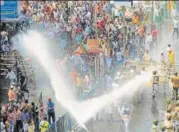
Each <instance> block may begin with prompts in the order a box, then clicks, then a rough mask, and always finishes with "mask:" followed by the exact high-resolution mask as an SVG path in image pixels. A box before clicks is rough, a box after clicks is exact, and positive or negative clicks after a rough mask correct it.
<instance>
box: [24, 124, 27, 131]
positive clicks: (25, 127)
mask: <svg viewBox="0 0 179 132" xmlns="http://www.w3.org/2000/svg"><path fill="white" fill-rule="evenodd" d="M23 129H24V131H28V123H23Z"/></svg>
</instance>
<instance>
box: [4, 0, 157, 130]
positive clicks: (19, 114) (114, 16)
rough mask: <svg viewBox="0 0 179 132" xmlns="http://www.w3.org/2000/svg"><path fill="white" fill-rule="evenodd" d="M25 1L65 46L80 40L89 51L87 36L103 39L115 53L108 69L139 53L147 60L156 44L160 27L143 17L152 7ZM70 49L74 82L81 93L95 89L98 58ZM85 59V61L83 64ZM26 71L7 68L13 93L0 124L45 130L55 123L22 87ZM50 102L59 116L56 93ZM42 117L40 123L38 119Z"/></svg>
mask: <svg viewBox="0 0 179 132" xmlns="http://www.w3.org/2000/svg"><path fill="white" fill-rule="evenodd" d="M22 6H23V12H24V15H25V16H26V17H27V18H28V20H29V22H30V25H31V26H32V27H38V28H39V29H42V31H44V32H45V34H46V35H47V36H48V37H49V38H51V39H55V41H56V42H57V43H58V44H59V45H60V48H61V49H64V50H65V51H67V52H69V51H68V49H69V47H74V46H76V45H81V44H82V45H83V47H84V49H85V50H86V51H87V50H88V49H87V48H86V43H87V40H88V39H101V40H103V43H102V44H101V48H102V49H103V50H104V56H108V57H109V58H110V59H111V61H110V63H109V64H108V66H107V69H108V70H107V71H109V69H111V67H113V66H114V65H116V64H119V63H120V62H121V61H123V60H124V58H136V57H139V58H140V59H142V60H143V59H146V58H148V57H146V56H145V55H144V53H145V52H146V53H147V54H148V53H149V51H150V50H151V48H152V47H153V43H155V44H157V37H158V31H157V30H156V28H155V27H154V28H153V30H152V32H151V31H148V27H147V26H146V24H145V23H144V21H146V20H147V17H148V13H146V12H145V11H144V9H142V7H137V8H134V9H131V8H127V7H125V6H121V7H120V8H119V9H118V8H117V7H115V5H114V4H112V3H110V2H106V1H99V2H97V1H94V2H91V1H79V2H78V1H66V2H60V1H38V2H37V1H29V2H23V4H22ZM44 29H45V30H44ZM138 47H142V48H138ZM1 50H2V51H3V52H9V49H8V44H7V43H4V42H3V44H2V43H1ZM138 50H141V51H138ZM61 51H63V50H61ZM108 51H109V52H108ZM138 53H140V54H139V55H138ZM68 54H69V56H68V61H69V63H70V73H69V78H70V80H71V82H73V84H74V86H75V87H78V91H79V95H80V96H81V93H82V92H83V90H84V88H87V89H90V88H92V87H93V86H94V84H95V75H94V72H93V71H94V62H93V61H94V60H93V57H91V56H90V55H88V56H87V58H85V57H83V56H81V55H79V54H73V53H68ZM143 55H144V57H146V58H144V57H143ZM81 65H83V66H82V68H81ZM79 69H80V70H79ZM105 74H106V76H105V77H106V81H105V82H106V84H105V85H106V87H107V88H110V87H112V79H111V76H110V74H108V72H106V73H105ZM21 75H22V74H21V73H18V74H17V75H16V74H15V73H14V72H13V71H12V70H9V72H8V74H7V78H9V79H10V89H9V92H8V96H9V101H10V102H11V103H9V104H8V105H7V106H6V107H4V108H3V111H2V112H3V121H2V122H1V123H2V126H4V127H1V129H2V128H4V129H2V130H3V131H10V132H13V131H19V130H20V129H22V130H24V131H25V132H26V131H28V132H29V131H30V130H28V129H30V127H31V126H35V130H37V131H38V130H39V126H40V129H41V131H44V129H45V130H46V129H47V128H48V127H50V125H49V124H50V122H49V121H50V120H48V121H47V118H46V116H43V115H39V114H40V113H44V112H43V111H45V110H44V109H45V108H43V106H38V105H37V104H34V102H32V103H30V102H29V100H28V99H27V98H26V97H25V96H24V94H23V92H21V91H23V90H24V89H25V88H23V86H24V85H25V84H24V81H22V82H19V83H20V85H19V87H18V85H16V84H18V83H17V82H18V81H20V80H19V78H20V77H19V76H21ZM22 80H23V79H22ZM44 107H45V106H44ZM47 108H48V110H47V111H48V115H49V117H52V119H53V122H54V121H55V115H54V114H55V112H54V104H53V103H52V101H51V99H49V102H48V106H47ZM39 117H41V118H39ZM40 119H41V123H39V121H40ZM48 119H49V118H48ZM33 124H35V125H33ZM39 124H40V125H39Z"/></svg>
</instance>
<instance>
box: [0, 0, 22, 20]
mask: <svg viewBox="0 0 179 132" xmlns="http://www.w3.org/2000/svg"><path fill="white" fill-rule="evenodd" d="M0 2H1V3H0V4H1V20H6V19H16V18H18V12H19V8H18V7H19V1H7V0H1V1H0Z"/></svg>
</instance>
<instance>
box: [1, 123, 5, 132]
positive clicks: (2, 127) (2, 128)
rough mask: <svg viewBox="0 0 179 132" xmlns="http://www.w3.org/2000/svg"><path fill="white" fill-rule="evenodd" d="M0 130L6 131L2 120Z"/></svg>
mask: <svg viewBox="0 0 179 132" xmlns="http://www.w3.org/2000/svg"><path fill="white" fill-rule="evenodd" d="M1 132H6V130H5V125H4V123H3V122H1Z"/></svg>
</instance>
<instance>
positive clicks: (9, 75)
mask: <svg viewBox="0 0 179 132" xmlns="http://www.w3.org/2000/svg"><path fill="white" fill-rule="evenodd" d="M6 78H8V79H9V81H10V86H13V85H14V84H15V83H16V81H17V77H16V75H15V73H14V72H13V71H12V70H11V69H8V73H7V76H6Z"/></svg>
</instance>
